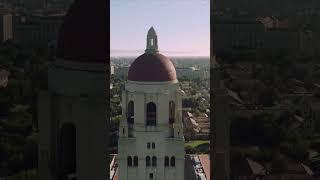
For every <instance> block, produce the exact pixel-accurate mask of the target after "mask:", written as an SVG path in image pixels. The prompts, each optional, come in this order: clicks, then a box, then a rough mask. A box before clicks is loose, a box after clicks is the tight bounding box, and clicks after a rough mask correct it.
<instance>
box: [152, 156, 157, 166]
mask: <svg viewBox="0 0 320 180" xmlns="http://www.w3.org/2000/svg"><path fill="white" fill-rule="evenodd" d="M152 166H153V167H156V166H157V157H155V156H153V157H152Z"/></svg>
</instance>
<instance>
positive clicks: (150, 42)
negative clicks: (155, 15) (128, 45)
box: [145, 27, 159, 53]
mask: <svg viewBox="0 0 320 180" xmlns="http://www.w3.org/2000/svg"><path fill="white" fill-rule="evenodd" d="M145 52H146V53H157V52H159V50H158V37H157V33H156V31H155V30H154V28H153V27H151V28H150V29H149V31H148V35H147V49H146V51H145Z"/></svg>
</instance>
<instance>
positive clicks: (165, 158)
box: [164, 156, 169, 167]
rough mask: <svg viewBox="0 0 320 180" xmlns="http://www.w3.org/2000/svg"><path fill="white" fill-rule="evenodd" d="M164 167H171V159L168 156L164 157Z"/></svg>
mask: <svg viewBox="0 0 320 180" xmlns="http://www.w3.org/2000/svg"><path fill="white" fill-rule="evenodd" d="M164 166H165V167H168V166H169V157H168V156H166V157H164Z"/></svg>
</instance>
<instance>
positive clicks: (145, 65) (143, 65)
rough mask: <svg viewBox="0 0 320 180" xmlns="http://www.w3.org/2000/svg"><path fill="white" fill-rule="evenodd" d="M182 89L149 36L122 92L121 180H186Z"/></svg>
mask: <svg viewBox="0 0 320 180" xmlns="http://www.w3.org/2000/svg"><path fill="white" fill-rule="evenodd" d="M181 103H182V102H181V90H180V89H179V85H178V80H177V78H176V71H175V68H174V66H173V64H172V62H171V60H170V59H168V58H167V57H165V56H163V55H162V54H160V53H159V52H158V42H157V35H156V32H155V31H154V29H153V28H151V29H150V30H149V32H148V36H147V49H146V51H145V53H144V54H143V55H141V56H139V57H138V58H137V59H136V60H135V61H134V62H133V63H132V65H131V66H130V69H129V72H128V81H127V82H126V85H125V89H124V91H123V92H122V116H123V120H122V121H121V122H120V127H119V143H118V146H119V147H118V162H119V179H121V180H136V179H139V180H150V179H152V180H155V179H156V180H184V162H185V159H184V158H185V151H184V136H183V124H182V114H181Z"/></svg>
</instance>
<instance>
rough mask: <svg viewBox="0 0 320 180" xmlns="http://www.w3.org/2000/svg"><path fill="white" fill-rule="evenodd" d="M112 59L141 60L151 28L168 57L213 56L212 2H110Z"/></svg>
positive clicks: (141, 0) (169, 0) (174, 0)
mask: <svg viewBox="0 0 320 180" xmlns="http://www.w3.org/2000/svg"><path fill="white" fill-rule="evenodd" d="M110 2H111V4H110V10H111V16H110V40H111V42H110V47H111V48H110V53H111V56H138V55H141V54H142V53H143V52H144V50H145V48H146V37H147V32H148V30H149V28H150V27H151V26H153V27H154V29H155V31H156V33H157V35H158V47H159V51H160V53H162V54H164V55H166V56H209V55H210V0H111V1H110Z"/></svg>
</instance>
